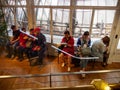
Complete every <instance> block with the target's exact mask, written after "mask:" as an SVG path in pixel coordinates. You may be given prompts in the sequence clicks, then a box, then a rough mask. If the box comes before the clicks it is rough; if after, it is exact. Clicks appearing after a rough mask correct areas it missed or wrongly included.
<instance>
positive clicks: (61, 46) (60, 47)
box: [58, 45, 64, 54]
mask: <svg viewBox="0 0 120 90" xmlns="http://www.w3.org/2000/svg"><path fill="white" fill-rule="evenodd" d="M58 48H59V49H61V50H63V48H64V45H60V46H59V47H58ZM60 53H61V51H59V50H58V54H60Z"/></svg>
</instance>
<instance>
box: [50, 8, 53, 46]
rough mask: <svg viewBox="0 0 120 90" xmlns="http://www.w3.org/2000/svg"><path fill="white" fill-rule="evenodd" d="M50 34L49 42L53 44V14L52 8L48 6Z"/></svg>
mask: <svg viewBox="0 0 120 90" xmlns="http://www.w3.org/2000/svg"><path fill="white" fill-rule="evenodd" d="M50 35H51V43H52V44H53V15H52V8H50Z"/></svg>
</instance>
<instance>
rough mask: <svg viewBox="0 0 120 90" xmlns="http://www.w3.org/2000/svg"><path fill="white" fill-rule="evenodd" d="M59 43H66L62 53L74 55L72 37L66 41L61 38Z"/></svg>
mask: <svg viewBox="0 0 120 90" xmlns="http://www.w3.org/2000/svg"><path fill="white" fill-rule="evenodd" d="M61 43H67V45H65V46H64V48H63V51H65V52H67V53H69V54H72V55H73V54H74V39H73V37H71V36H70V37H69V39H68V40H67V39H66V38H65V37H63V38H62V41H61Z"/></svg>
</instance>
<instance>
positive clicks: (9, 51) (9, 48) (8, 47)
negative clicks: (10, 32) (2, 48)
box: [6, 42, 12, 58]
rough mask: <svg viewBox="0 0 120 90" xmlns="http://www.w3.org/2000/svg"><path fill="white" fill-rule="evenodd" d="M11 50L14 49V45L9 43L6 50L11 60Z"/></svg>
mask: <svg viewBox="0 0 120 90" xmlns="http://www.w3.org/2000/svg"><path fill="white" fill-rule="evenodd" d="M11 49H12V45H11V44H10V42H7V44H6V50H7V53H8V54H7V57H9V58H11V56H12V53H11Z"/></svg>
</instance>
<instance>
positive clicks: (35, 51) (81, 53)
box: [6, 25, 110, 77]
mask: <svg viewBox="0 0 120 90" xmlns="http://www.w3.org/2000/svg"><path fill="white" fill-rule="evenodd" d="M11 29H12V31H13V38H11V40H9V42H8V43H7V45H6V49H7V50H8V55H7V57H9V58H11V57H12V56H14V57H15V56H18V60H20V61H22V60H23V58H24V57H23V56H24V54H25V55H26V56H27V57H28V58H31V57H35V56H38V59H37V62H36V63H37V64H40V65H41V64H42V63H43V56H44V52H45V50H46V37H45V36H44V35H43V34H42V33H41V32H40V27H36V28H34V29H30V34H26V33H25V32H26V29H25V28H22V29H21V30H17V29H16V26H15V25H12V26H11ZM109 42H110V38H109V37H108V36H105V37H103V38H102V39H100V40H97V41H94V42H93V44H92V45H91V38H90V35H89V32H88V31H85V32H84V33H83V35H82V36H80V37H79V38H78V40H77V43H76V46H77V54H76V55H77V57H90V56H92V57H99V59H100V60H101V61H103V65H104V66H105V65H106V64H107V57H106V55H107V54H108V53H107V48H108V46H109ZM61 45H62V50H63V51H64V52H67V53H68V54H66V53H64V52H62V53H60V57H61V61H62V67H64V66H65V65H66V66H67V67H68V68H67V71H70V70H71V62H72V56H71V55H73V56H74V55H75V50H74V38H73V37H72V36H71V35H70V32H69V31H68V30H65V32H64V37H63V38H62V40H61ZM87 63H88V59H85V60H84V59H82V60H80V63H79V64H80V68H81V70H80V71H81V72H83V71H85V69H86V66H87ZM82 76H83V77H85V74H82Z"/></svg>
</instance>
